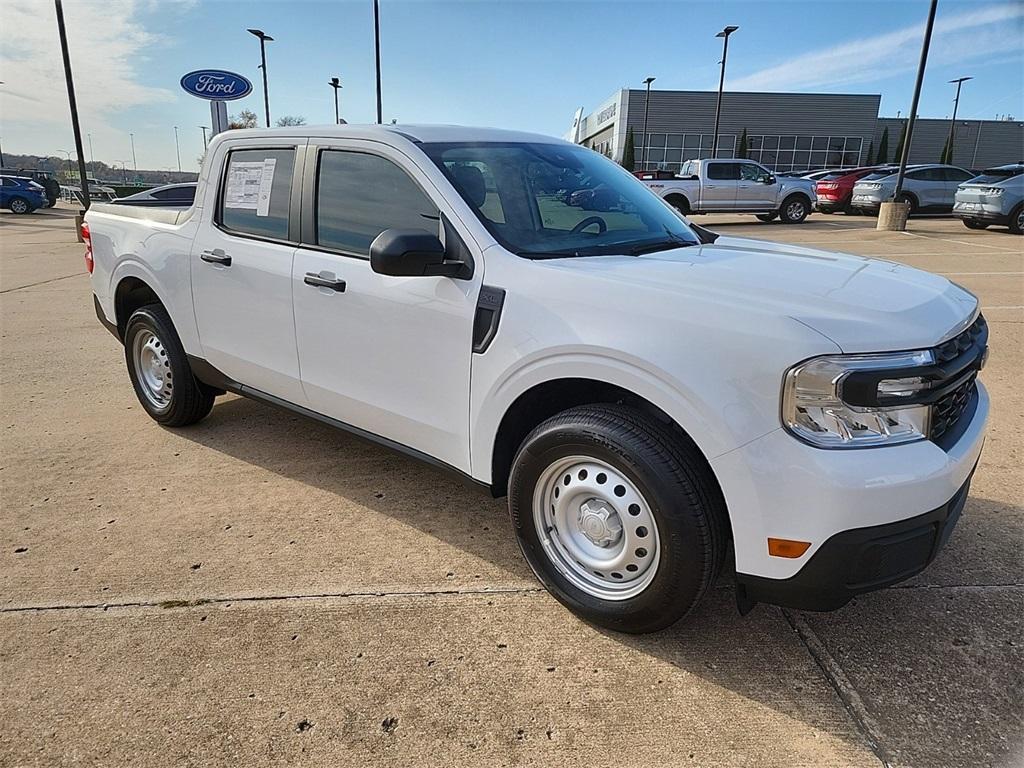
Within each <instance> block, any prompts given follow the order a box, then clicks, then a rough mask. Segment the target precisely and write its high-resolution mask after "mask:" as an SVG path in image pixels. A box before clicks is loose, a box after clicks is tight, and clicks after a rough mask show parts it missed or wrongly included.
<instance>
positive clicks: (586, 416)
mask: <svg viewBox="0 0 1024 768" xmlns="http://www.w3.org/2000/svg"><path fill="white" fill-rule="evenodd" d="M585 188H592V189H597V188H600V189H601V192H600V194H601V197H602V200H603V201H604V202H603V203H602V210H601V211H600V212H599V213H594V212H592V211H590V210H583V209H582V208H580V207H577V206H574V205H572V204H571V203H570V202H569V200H571V199H572V198H573V195H569V196H568V199H567V196H566V194H565V190H566V189H572V190H576V191H578V190H581V189H585ZM576 197H577V198H578V197H580V196H576ZM84 230H85V232H84V233H83V234H84V235H85V237H86V240H87V243H88V250H87V255H86V260H87V265H88V268H89V271H90V272H91V273H92V289H93V292H94V293H95V297H94V299H95V306H96V313H97V315H98V317H99V320H100V322H102V323H103V324H104V325H105V326H106V327H107V328H108V329H109V330H110V331H111V332H112V333H113V334H114V335H115V336H116V337H117V339H118V340H119V341H120V342H121V343H122V344H123V345H124V350H125V361H126V363H127V367H128V374H129V377H130V379H131V383H132V386H133V387H134V389H135V393H136V395H137V396H138V399H139V402H140V403H141V404H142V406H143V408H145V410H146V411H147V412H148V413H149V415H150V416H151V417H152V418H153V419H155V420H156V421H157V422H159V423H160V424H163V425H165V426H167V427H176V428H182V427H186V426H188V425H191V424H194V423H196V422H198V421H200V420H201V419H202V418H203V417H204V416H205V415H206V414H207V413H209V411H210V409H211V408H212V407H213V405H214V401H215V399H216V398H217V397H218V396H220V395H223V394H225V393H228V392H230V393H235V394H239V395H244V396H247V397H251V398H255V399H256V400H260V401H263V402H265V403H269V404H272V405H275V406H278V407H281V408H285V409H288V410H289V411H292V412H296V413H299V414H304V415H306V416H309V417H311V418H313V419H317V420H319V421H322V422H326V423H328V424H331V425H335V426H337V427H340V428H342V429H346V430H350V431H352V432H354V433H355V434H357V435H360V436H362V437H364V438H367V439H369V440H374V441H378V442H380V443H384V444H385V445H388V446H391V447H393V448H395V449H397V450H399V451H403V452H405V453H407V454H411V455H413V456H415V457H418V458H421V459H425V460H427V461H429V462H432V463H433V464H435V465H440V466H442V467H446V468H448V469H451V470H454V471H455V472H456V473H458V474H460V475H462V476H464V477H467V478H470V479H471V480H473V481H475V482H476V483H479V484H482V485H483V486H486V487H487V488H489V489H490V490H491V491H492V492H493V493H494V494H496V495H502V494H507V495H508V499H509V508H510V511H511V519H512V527H513V528H514V530H515V533H516V535H517V536H518V539H519V542H520V544H521V547H522V550H523V553H524V555H525V557H526V560H527V561H528V562H529V564H530V566H531V567H532V568H533V570H534V571H535V572H536V574H537V577H538V578H539V579H540V580H541V581H542V582H543V583H544V585H545V586H546V587H547V588H548V589H549V590H550V591H551V592H552V593H553V594H554V595H555V596H556V597H557V598H558V599H559V600H560V601H562V602H563V603H564V604H565V605H566V606H568V607H569V608H570V609H572V610H573V611H575V612H577V613H578V614H579V615H580V616H582V617H584V618H586V619H587V620H589V621H592V622H595V623H597V624H601V625H603V626H606V627H610V628H614V629H617V630H622V631H627V632H645V631H651V630H655V629H658V628H661V627H664V626H667V625H668V624H670V623H672V622H674V621H675V620H677V619H679V618H680V617H681V616H683V615H684V614H686V613H687V612H688V611H690V610H691V609H692V608H693V607H694V606H695V605H696V604H697V602H698V601H699V600H700V598H701V596H702V595H703V594H704V593H705V592H706V590H707V589H708V587H709V585H710V584H711V583H712V582H713V581H714V579H715V576H716V574H717V573H718V571H719V569H720V568H722V566H723V564H725V563H727V562H731V561H734V562H735V580H736V585H737V597H738V605H739V607H740V609H741V610H742V611H744V612H745V611H747V610H749V609H750V608H751V607H752V606H753V605H754V604H755V603H756V602H757V601H764V602H771V603H776V604H781V605H788V606H795V607H799V608H807V609H815V610H827V609H831V608H835V607H837V606H840V605H842V604H844V603H845V602H847V601H848V600H849V599H850V598H851V597H852V596H853V595H855V594H857V593H860V592H865V591H868V590H872V589H877V588H879V587H882V586H884V585H887V584H891V583H893V582H896V581H900V580H902V579H905V578H907V577H909V576H911V575H912V574H914V573H917V572H918V571H920V570H922V569H923V568H924V567H925V566H926V565H927V564H928V563H929V562H931V560H932V559H933V558H934V557H935V556H936V554H937V552H938V550H939V549H940V547H941V546H942V544H943V543H944V542H945V541H946V538H947V537H948V536H949V533H950V531H951V530H952V528H953V526H954V524H955V522H956V520H957V517H958V515H959V514H960V511H961V509H962V508H963V506H964V501H965V498H966V496H967V492H968V487H969V484H970V478H971V475H972V472H973V471H974V467H975V465H976V463H977V461H978V457H979V455H980V453H981V447H982V442H983V439H984V432H985V423H986V419H987V416H988V410H989V405H988V398H987V396H986V393H985V389H984V387H983V386H982V385H981V383H980V382H979V381H978V379H977V374H978V371H979V370H980V369H981V367H982V364H983V362H984V360H985V355H986V351H987V337H988V331H987V329H986V326H985V321H984V319H983V318H982V317H981V315H980V314H979V307H978V302H977V300H976V299H975V297H974V296H973V295H971V294H970V293H968V292H967V291H965V290H963V289H962V288H960V287H959V286H957V285H955V284H953V283H950V282H949V281H948V280H946V279H944V278H942V277H937V276H935V275H931V274H928V273H926V272H921V271H918V270H916V269H912V268H910V267H905V266H901V265H898V264H893V263H890V262H882V261H874V260H871V259H867V258H860V257H855V256H847V255H841V254H834V253H828V252H824V251H818V250H813V249H809V248H801V247H792V246H786V245H779V244H774V243H766V242H759V241H756V240H743V239H737V238H728V237H719V236H717V235H714V234H712V233H710V232H707V231H706V230H704V229H702V228H700V227H694V226H692V225H690V224H688V223H687V222H686V221H685V220H684V219H683V218H682V217H681V216H679V215H678V214H677V213H676V212H675V211H674V210H673V209H672V208H671V207H670V206H668V205H666V204H665V203H664V202H662V201H661V200H659V199H658V198H657V197H656V196H655V195H652V194H650V192H649V191H648V190H647V189H646V188H645V187H644V185H643V184H642V183H641V182H640V181H638V180H637V179H636V178H634V177H633V176H631V175H630V174H628V173H627V172H625V171H624V170H623V169H621V168H619V167H618V166H617V165H615V164H614V163H612V162H611V161H609V160H607V159H605V158H603V157H601V156H600V155H598V154H597V153H595V152H592V151H590V150H588V149H585V148H583V147H579V146H576V145H573V144H568V143H565V142H562V141H558V140H555V139H550V138H547V137H544V136H536V135H532V134H522V133H512V132H507V131H497V130H484V129H470V128H459V127H430V126H367V127H360V126H329V127H328V126H325V127H322V128H316V127H309V126H302V127H299V128H287V129H279V130H238V131H229V132H227V133H224V134H220V135H219V136H218V137H217V138H216V139H215V140H214V141H212V142H211V143H210V147H209V151H208V152H207V154H206V161H205V163H204V166H203V169H202V172H201V174H200V177H199V185H198V189H197V192H196V196H195V203H194V204H193V206H192V207H191V208H189V209H188V210H184V211H178V210H167V211H161V210H160V209H157V208H151V207H149V208H141V207H140V208H133V207H132V206H130V205H118V206H115V205H102V204H100V205H93V206H92V208H91V209H90V211H89V212H88V214H87V215H86V217H85V223H84ZM437 503H443V500H440V499H439V500H438V502H437ZM344 544H345V543H344V542H339V546H344ZM730 551H731V552H733V553H734V557H728V556H727V555H728V553H730ZM391 557H394V558H395V560H396V563H398V562H399V561H400V558H401V555H400V554H398V553H394V554H392V555H391ZM396 567H397V565H396Z"/></svg>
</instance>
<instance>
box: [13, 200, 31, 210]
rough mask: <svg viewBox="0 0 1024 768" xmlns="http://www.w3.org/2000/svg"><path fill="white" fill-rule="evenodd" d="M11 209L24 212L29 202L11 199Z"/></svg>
mask: <svg viewBox="0 0 1024 768" xmlns="http://www.w3.org/2000/svg"><path fill="white" fill-rule="evenodd" d="M11 210H12V211H14V212H15V213H24V212H25V211H27V210H28V203H26V202H25V201H24V200H13V201H11Z"/></svg>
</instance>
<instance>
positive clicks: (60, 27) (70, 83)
mask: <svg viewBox="0 0 1024 768" xmlns="http://www.w3.org/2000/svg"><path fill="white" fill-rule="evenodd" d="M53 2H54V6H55V9H56V11H57V34H58V35H60V52H61V56H62V58H63V59H64V82H65V83H66V85H67V87H68V105H69V106H70V107H71V129H72V131H73V132H74V134H75V152H76V153H77V155H78V175H79V176H80V177H81V181H82V207H83V208H85V209H86V210H88V209H89V179H88V178H87V177H86V173H85V157H84V153H83V152H82V129H81V126H79V124H78V99H77V98H76V97H75V81H74V78H73V77H72V76H71V54H70V53H68V32H67V29H65V27H64V6H63V5H62V4H61V0H53ZM68 162H69V163H70V162H71V159H70V158H68Z"/></svg>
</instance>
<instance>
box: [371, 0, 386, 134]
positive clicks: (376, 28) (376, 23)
mask: <svg viewBox="0 0 1024 768" xmlns="http://www.w3.org/2000/svg"><path fill="white" fill-rule="evenodd" d="M373 45H374V53H375V55H376V61H377V125H380V124H381V123H382V122H384V119H383V118H382V117H381V115H382V114H383V112H382V110H381V97H380V2H379V0H373Z"/></svg>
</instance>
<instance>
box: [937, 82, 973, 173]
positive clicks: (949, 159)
mask: <svg viewBox="0 0 1024 768" xmlns="http://www.w3.org/2000/svg"><path fill="white" fill-rule="evenodd" d="M973 79H974V78H973V77H958V78H957V79H956V80H950V81H949V82H951V83H956V98H954V99H953V119H952V120H950V121H949V138H948V139H946V156H945V157H944V158H942V162H944V163H948V164H952V163H953V132H954V130H955V128H956V110H957V108H958V107H959V106H960V86H962V85H963V84H964V83H965V82H967V81H968V80H973Z"/></svg>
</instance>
